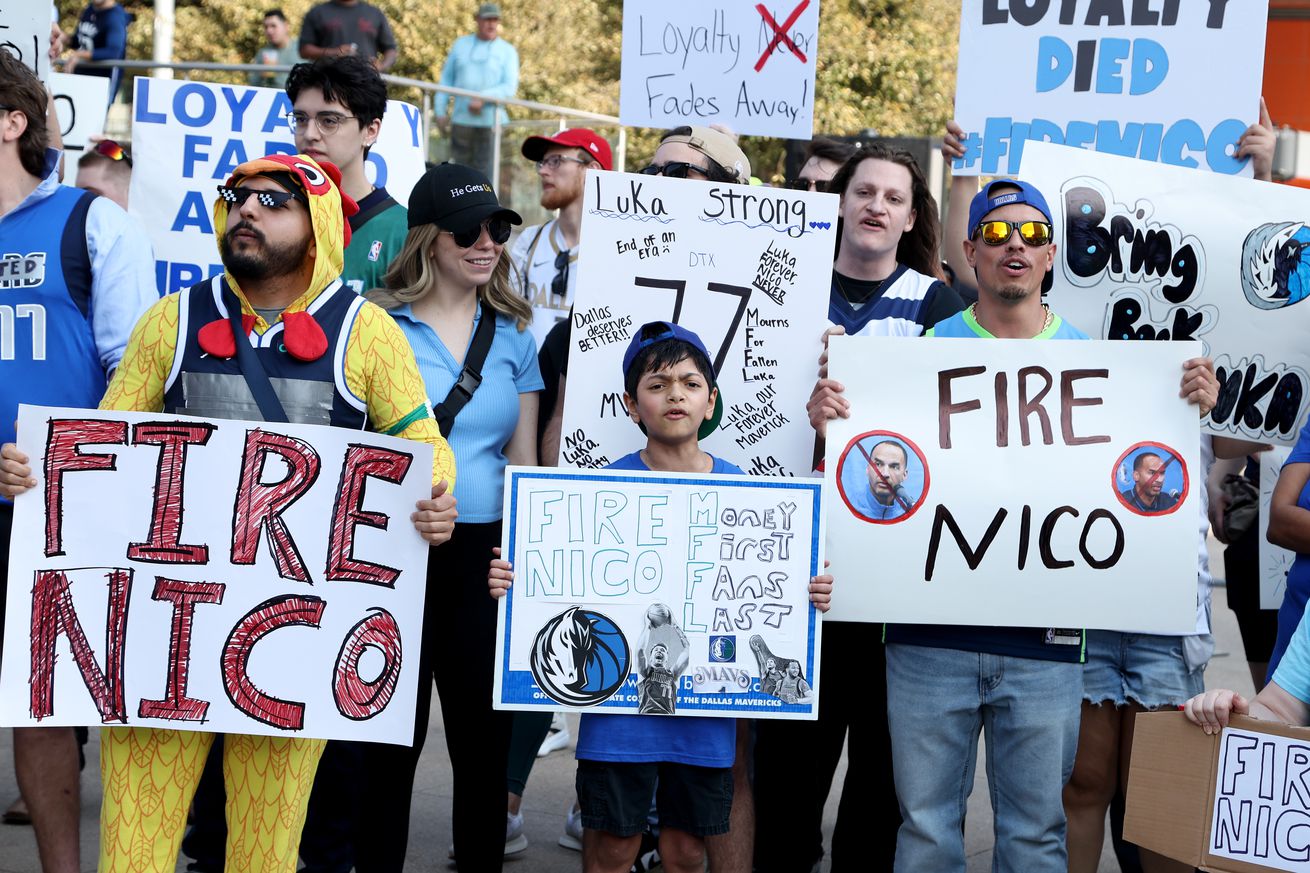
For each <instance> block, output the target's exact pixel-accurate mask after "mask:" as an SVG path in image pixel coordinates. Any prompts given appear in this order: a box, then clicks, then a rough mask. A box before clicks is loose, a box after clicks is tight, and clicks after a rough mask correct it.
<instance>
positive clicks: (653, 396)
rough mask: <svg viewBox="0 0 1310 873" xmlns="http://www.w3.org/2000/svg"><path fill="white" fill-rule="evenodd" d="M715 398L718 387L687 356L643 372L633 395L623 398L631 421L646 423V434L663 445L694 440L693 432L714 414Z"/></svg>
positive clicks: (695, 438) (694, 433) (694, 434)
mask: <svg viewBox="0 0 1310 873" xmlns="http://www.w3.org/2000/svg"><path fill="white" fill-rule="evenodd" d="M717 398H718V389H717V388H711V387H710V386H709V382H708V381H707V380H706V379H705V377H704V376H702V375H701V372H700V370H698V369H697V368H696V365H695V363H693V362H692V360H691V358H684V359H682V360H681V361H678V362H677V363H676V364H673V365H672V366H669V367H665V368H664V369H663V370H658V371H654V372H650V373H645V374H643V375H642V377H641V379H640V380H638V382H637V396H636V397H635V398H634V397H631V396H630V395H627V394H625V395H624V397H623V399H624V402H626V403H627V405H628V414H629V415H630V416H631V417H632V420H633V421H634V422H637V423H639V424H644V425H645V426H646V436H647V437H648V438H649V439H650V440H651V441H653V442H659V443H664V444H666V445H681V444H684V443H687V442H696V441H697V437H696V432H697V431H698V430H700V426H701V422H703V421H706V420H708V419H709V418H710V417H711V416H712V415H713V414H714V404H715V402H716V400H717Z"/></svg>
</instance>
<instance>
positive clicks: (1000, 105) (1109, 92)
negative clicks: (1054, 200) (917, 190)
mask: <svg viewBox="0 0 1310 873" xmlns="http://www.w3.org/2000/svg"><path fill="white" fill-rule="evenodd" d="M1268 7H1269V3H1268V0H1252V2H1250V3H1243V4H1241V6H1240V8H1239V7H1238V6H1237V5H1231V4H1229V3H1227V2H1226V0H1214V2H1204V3H1202V2H1188V3H1179V2H1176V0H1175V2H1166V3H1162V4H1156V3H1140V2H1135V3H1128V2H1127V0H1114V2H1109V3H1096V2H1092V3H1089V2H1062V3H1051V2H1045V0H1043V2H1031V3H1029V2H1024V3H1017V2H1012V3H1008V4H1007V3H1004V2H1001V0H964V3H963V10H962V13H961V16H960V54H959V73H958V75H957V77H956V89H955V117H956V119H957V120H958V121H959V123H960V125H961V126H962V127H963V128H964V130H965V132H966V134H967V138H966V140H965V154H964V157H963V158H961V159H959V160H957V161H956V162H955V163H954V165H953V170H954V172H955V173H957V174H960V175H970V176H974V175H979V174H981V175H985V176H990V175H1014V174H1016V173H1018V172H1019V171H1020V161H1021V159H1022V158H1023V156H1024V154H1025V151H1026V146H1025V141H1046V142H1055V143H1064V144H1066V145H1070V146H1078V147H1080V148H1087V149H1093V150H1095V151H1099V152H1108V153H1111V154H1116V155H1126V156H1129V157H1136V158H1141V159H1143V160H1147V161H1158V162H1160V163H1165V164H1174V165H1177V166H1183V167H1202V168H1205V169H1209V170H1213V171H1215V172H1218V173H1239V172H1240V173H1244V174H1245V175H1250V169H1249V167H1248V165H1247V163H1246V162H1245V161H1238V160H1237V159H1235V158H1234V157H1233V155H1232V151H1233V144H1234V143H1236V142H1237V138H1238V137H1239V136H1241V135H1242V132H1243V131H1244V130H1246V128H1247V126H1248V125H1249V124H1250V123H1251V122H1253V121H1255V120H1256V113H1257V110H1258V108H1259V102H1260V82H1261V74H1262V71H1263V70H1264V45H1265V23H1266V18H1267V16H1268ZM1218 58H1223V59H1224V60H1223V63H1216V59H1218ZM1022 167H1023V171H1024V173H1025V175H1026V174H1027V171H1028V165H1027V163H1024V164H1023V165H1022Z"/></svg>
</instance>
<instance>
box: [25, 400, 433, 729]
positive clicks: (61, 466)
mask: <svg viewBox="0 0 1310 873" xmlns="http://www.w3.org/2000/svg"><path fill="white" fill-rule="evenodd" d="M18 434H19V448H20V449H21V450H22V451H24V452H25V453H26V454H27V455H28V457H30V458H31V459H32V461H31V466H32V469H33V475H34V476H35V477H36V479H37V485H36V487H35V488H33V489H32V490H31V491H29V492H27V493H25V494H23V495H20V496H19V497H18V499H17V500H15V501H14V530H13V539H12V541H11V543H12V544H11V549H12V551H11V554H10V560H9V580H8V584H9V595H8V597H9V601H8V607H7V611H6V613H5V629H4V633H5V638H4V639H5V658H4V662H3V666H2V669H3V672H0V724H3V725H5V726H35V725H99V724H106V725H118V724H127V725H136V726H142V727H158V728H170V729H181V730H199V731H216V732H220V733H246V734H268V735H272V736H287V735H298V736H306V737H319V738H326V739H350V740H369V741H373V742H384V743H398V744H402V745H409V744H410V743H411V742H412V741H413V734H414V698H415V691H416V689H417V687H418V675H417V671H418V652H419V646H420V642H421V639H420V638H421V635H422V625H423V595H424V590H425V588H426V584H427V555H428V547H427V543H426V542H425V541H424V540H423V539H422V538H421V537H420V536H419V534H418V533H417V532H416V531H415V530H414V528H413V526H412V525H411V524H410V521H409V516H410V513H412V512H413V510H414V503H415V501H417V500H419V499H422V498H425V497H428V496H429V495H430V494H431V481H432V475H431V472H432V447H431V446H429V445H427V444H426V443H418V442H413V441H410V440H402V439H397V438H394V437H386V436H380V435H378V434H371V433H364V432H362V431H351V430H344V429H340V428H332V427H318V426H312V425H292V424H269V423H263V422H256V423H251V422H243V421H209V420H206V419H201V418H193V417H190V416H184V415H167V414H162V413H156V414H147V413H135V412H98V411H95V410H85V409H54V408H45V407H34V406H26V405H24V406H20V407H19V427H18Z"/></svg>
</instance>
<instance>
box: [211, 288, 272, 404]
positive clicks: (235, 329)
mask: <svg viewBox="0 0 1310 873" xmlns="http://www.w3.org/2000/svg"><path fill="white" fill-rule="evenodd" d="M219 281H220V282H223V302H224V303H225V304H227V318H228V321H229V322H230V323H231V325H232V339H233V340H234V341H235V342H236V347H237V363H238V364H240V365H241V375H243V376H245V377H246V384H247V385H249V386H250V393H251V394H252V395H253V396H254V398H255V403H257V404H259V411H260V413H261V414H262V415H263V416H264V421H271V422H283V423H285V422H287V421H288V420H289V419H288V418H287V413H286V410H284V409H283V408H282V401H280V400H278V399H277V393H276V392H275V391H274V390H273V383H271V382H269V381H268V374H267V373H265V372H264V365H263V364H261V363H260V362H259V355H257V354H255V350H254V349H252V348H251V347H250V338H249V337H247V336H246V330H245V327H244V326H243V325H242V324H241V301H240V300H238V299H237V296H236V294H235V293H233V291H232V289H231V288H229V287H228V286H227V282H226V281H224V280H222V279H220V280H219Z"/></svg>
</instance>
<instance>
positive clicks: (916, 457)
mask: <svg viewBox="0 0 1310 873" xmlns="http://www.w3.org/2000/svg"><path fill="white" fill-rule="evenodd" d="M1198 351H1199V349H1198V345H1197V344H1196V343H1107V342H1092V341H1086V342H1074V341H1066V342H1061V341H1048V342H1035V341H1032V340H989V341H981V340H968V339H936V338H930V339H908V338H881V337H844V336H839V337H833V338H832V340H831V341H830V344H829V364H828V369H829V373H830V374H831V377H832V378H833V379H836V380H837V381H839V382H841V383H842V384H843V385H845V386H846V392H845V394H844V395H843V396H845V398H846V399H847V400H849V401H850V404H851V406H850V413H851V414H850V418H847V419H837V420H835V421H832V422H830V423H829V424H828V437H827V456H826V458H825V465H824V466H825V478H824V484H825V486H826V487H825V497H824V500H825V508H826V510H827V516H828V519H827V523H828V558H829V560H831V562H832V566H831V568H830V572H831V573H832V575H833V577H834V579H835V580H837V585H838V586H840V588H839V589H838V590H840V591H841V597H840V598H838V597H836V596H834V597H833V604H832V610H831V612H830V613H829V617H830V618H831V619H832V620H834V621H867V622H882V621H888V622H907V623H913V624H969V625H1007V626H1016V627H1038V628H1041V627H1057V628H1103V629H1107V630H1130V629H1131V630H1135V631H1144V632H1152V633H1191V632H1192V631H1193V629H1194V627H1195V624H1196V537H1197V532H1196V526H1197V513H1198V512H1199V511H1200V510H1199V509H1198V505H1199V501H1200V494H1199V493H1197V490H1198V489H1200V488H1203V487H1205V473H1204V471H1203V470H1201V469H1200V467H1199V463H1200V439H1199V436H1198V432H1197V424H1196V410H1195V408H1193V407H1189V406H1188V405H1187V404H1186V403H1185V402H1184V401H1183V400H1182V399H1180V398H1179V397H1178V386H1179V381H1180V379H1181V377H1182V364H1183V361H1185V360H1187V358H1188V357H1190V356H1193V355H1195V354H1196V353H1197V352H1198ZM888 361H895V362H896V366H895V369H894V371H893V370H889V369H888V367H887V362H888ZM870 373H879V374H881V375H880V377H879V378H869V377H868V374H870ZM1152 456H1153V457H1154V461H1152V460H1151V457H1152ZM1139 459H1140V461H1139ZM898 465H899V466H898ZM1139 470H1140V471H1141V474H1142V475H1141V479H1142V480H1143V481H1142V483H1141V484H1142V487H1143V488H1145V489H1146V490H1147V494H1148V495H1152V496H1148V498H1147V499H1145V500H1142V501H1140V502H1134V494H1135V493H1137V490H1136V489H1137V483H1136V475H1135V474H1137V472H1138V471H1139ZM1148 472H1149V473H1150V474H1151V475H1152V476H1154V482H1147V481H1146V480H1147V479H1148V478H1149V477H1148V476H1147V475H1146V474H1147V473H1148ZM1152 489H1153V491H1152ZM1142 580H1150V583H1149V584H1144V583H1143V581H1142Z"/></svg>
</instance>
